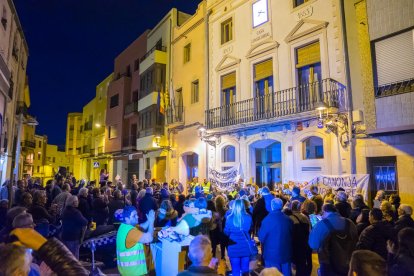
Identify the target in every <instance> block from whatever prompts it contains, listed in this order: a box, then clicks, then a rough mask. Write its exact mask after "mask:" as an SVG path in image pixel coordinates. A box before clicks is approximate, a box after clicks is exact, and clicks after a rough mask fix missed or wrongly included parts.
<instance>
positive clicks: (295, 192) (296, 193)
mask: <svg viewBox="0 0 414 276" xmlns="http://www.w3.org/2000/svg"><path fill="white" fill-rule="evenodd" d="M294 200H298V201H299V202H300V203H303V202H304V201H305V200H306V198H305V197H303V196H301V195H300V188H299V187H298V186H295V187H293V189H292V198H291V199H290V201H291V202H292V201H294Z"/></svg>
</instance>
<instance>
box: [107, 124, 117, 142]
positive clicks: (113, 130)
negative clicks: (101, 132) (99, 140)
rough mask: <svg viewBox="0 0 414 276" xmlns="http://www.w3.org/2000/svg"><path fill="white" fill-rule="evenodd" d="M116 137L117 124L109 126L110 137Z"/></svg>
mask: <svg viewBox="0 0 414 276" xmlns="http://www.w3.org/2000/svg"><path fill="white" fill-rule="evenodd" d="M116 137H118V130H117V125H113V126H109V128H108V138H109V139H112V138H116Z"/></svg>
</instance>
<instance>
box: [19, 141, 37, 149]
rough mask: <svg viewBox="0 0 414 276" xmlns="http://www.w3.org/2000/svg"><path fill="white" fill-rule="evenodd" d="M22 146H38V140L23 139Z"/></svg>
mask: <svg viewBox="0 0 414 276" xmlns="http://www.w3.org/2000/svg"><path fill="white" fill-rule="evenodd" d="M22 147H24V148H32V149H34V148H36V142H35V141H34V140H23V141H22Z"/></svg>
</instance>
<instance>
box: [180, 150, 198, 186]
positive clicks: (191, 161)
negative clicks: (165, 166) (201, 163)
mask: <svg viewBox="0 0 414 276" xmlns="http://www.w3.org/2000/svg"><path fill="white" fill-rule="evenodd" d="M183 161H184V164H185V168H186V171H187V181H190V182H191V181H192V180H193V178H194V177H198V154H196V153H192V154H187V155H184V156H183Z"/></svg>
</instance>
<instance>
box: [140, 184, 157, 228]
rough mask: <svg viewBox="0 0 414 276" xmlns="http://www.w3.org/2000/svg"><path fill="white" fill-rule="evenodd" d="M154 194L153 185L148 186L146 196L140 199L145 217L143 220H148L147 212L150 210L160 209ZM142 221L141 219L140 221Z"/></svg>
mask: <svg viewBox="0 0 414 276" xmlns="http://www.w3.org/2000/svg"><path fill="white" fill-rule="evenodd" d="M152 194H153V189H152V188H151V187H148V188H147V189H146V193H145V196H144V197H143V198H142V199H141V200H140V201H139V209H140V211H141V213H142V214H143V217H144V218H143V221H142V222H145V221H147V218H146V216H145V214H148V212H149V211H150V210H154V211H157V209H158V205H157V201H156V200H155V198H154V197H153V196H152ZM142 222H141V221H140V223H142Z"/></svg>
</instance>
